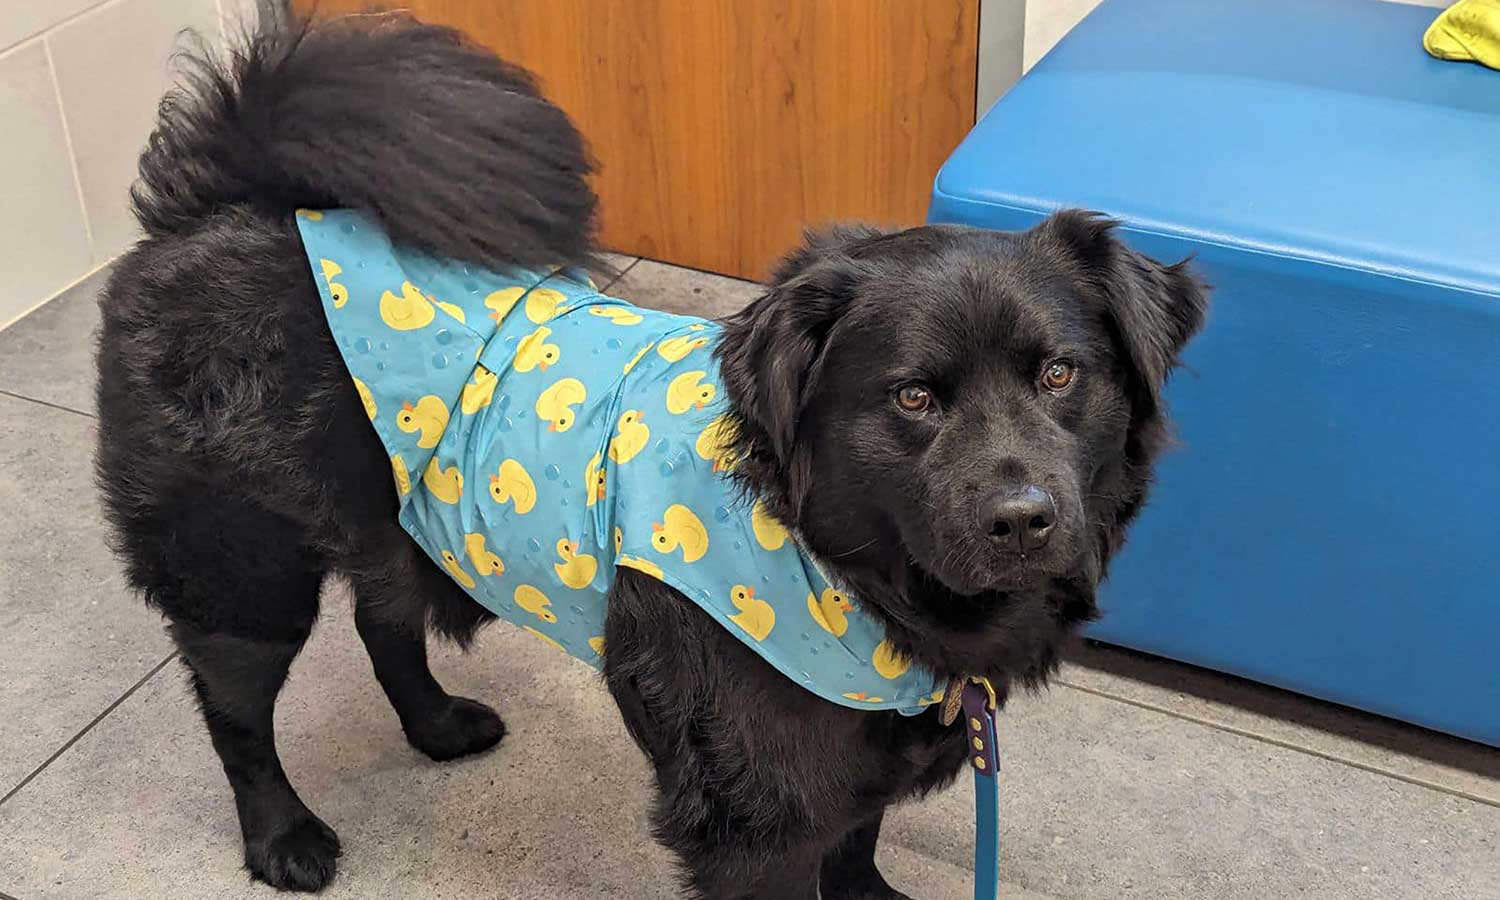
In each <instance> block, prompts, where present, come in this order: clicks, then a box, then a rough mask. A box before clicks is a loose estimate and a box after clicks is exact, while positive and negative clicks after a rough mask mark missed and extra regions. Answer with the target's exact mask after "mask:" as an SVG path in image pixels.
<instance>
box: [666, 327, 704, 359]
mask: <svg viewBox="0 0 1500 900" xmlns="http://www.w3.org/2000/svg"><path fill="white" fill-rule="evenodd" d="M707 346H708V338H706V337H692V336H690V335H686V334H683V335H679V336H677V337H674V338H667V339H666V340H664V341H662V342H661V343H660V344H658V345H657V346H656V352H657V353H659V354H661V358H662V359H664V360H666V361H667V362H681V361H682V358H683V357H684V356H687V355H688V354H689V353H692V352H693V351H694V350H698V349H701V348H703V347H707Z"/></svg>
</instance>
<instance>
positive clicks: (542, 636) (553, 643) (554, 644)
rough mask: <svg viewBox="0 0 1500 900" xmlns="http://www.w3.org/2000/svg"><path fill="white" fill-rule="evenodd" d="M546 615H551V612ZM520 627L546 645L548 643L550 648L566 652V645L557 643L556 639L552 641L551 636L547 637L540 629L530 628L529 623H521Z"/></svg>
mask: <svg viewBox="0 0 1500 900" xmlns="http://www.w3.org/2000/svg"><path fill="white" fill-rule="evenodd" d="M548 615H551V614H550V613H549V614H548ZM521 627H522V628H524V629H526V630H527V631H529V632H531V633H532V634H533V635H535V636H536V637H538V638H540V639H541V640H542V641H543V642H544V643H546V644H547V645H549V646H550V647H552V649H554V650H561V651H562V652H564V653H567V652H568V648H567V647H564V646H563V645H562V644H559V643H558V642H557V641H554V640H553V639H552V638H549V637H547V636H546V635H545V634H542V633H541V632H540V631H537V630H536V629H535V628H532V627H531V626H530V625H522V626H521Z"/></svg>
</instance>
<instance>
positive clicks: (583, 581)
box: [552, 538, 599, 591]
mask: <svg viewBox="0 0 1500 900" xmlns="http://www.w3.org/2000/svg"><path fill="white" fill-rule="evenodd" d="M557 556H558V558H559V559H561V560H562V562H560V563H553V564H552V568H553V569H555V570H557V577H558V578H560V579H562V583H563V584H565V585H567V586H568V587H570V588H573V589H574V590H576V591H581V590H583V589H584V588H586V587H588V586H589V585H590V584H593V582H594V573H595V572H597V571H599V561H598V560H596V559H594V558H593V557H592V556H590V555H588V554H587V553H579V552H578V542H577V541H570V540H568V539H567V538H563V539H562V540H560V541H558V542H557Z"/></svg>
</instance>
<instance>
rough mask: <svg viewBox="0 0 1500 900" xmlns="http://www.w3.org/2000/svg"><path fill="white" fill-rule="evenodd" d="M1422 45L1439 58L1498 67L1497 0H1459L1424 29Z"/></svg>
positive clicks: (1499, 27) (1499, 30)
mask: <svg viewBox="0 0 1500 900" xmlns="http://www.w3.org/2000/svg"><path fill="white" fill-rule="evenodd" d="M1422 47H1423V48H1424V49H1426V51H1427V52H1428V53H1431V54H1432V55H1433V56H1436V57H1437V58H1438V59H1453V60H1460V61H1463V62H1477V63H1481V64H1483V65H1486V66H1489V67H1490V68H1491V69H1500V0H1458V2H1457V3H1455V4H1453V5H1452V6H1450V7H1448V8H1447V9H1446V10H1444V11H1443V14H1442V15H1440V16H1438V17H1437V19H1436V20H1435V21H1434V22H1433V23H1432V25H1431V27H1429V28H1428V29H1427V33H1426V34H1425V35H1423V36H1422Z"/></svg>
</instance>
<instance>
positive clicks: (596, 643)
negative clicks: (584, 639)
mask: <svg viewBox="0 0 1500 900" xmlns="http://www.w3.org/2000/svg"><path fill="white" fill-rule="evenodd" d="M589 647H591V648H592V649H593V651H594V652H595V653H597V654H599V655H600V656H603V655H604V636H603V635H600V636H599V637H591V638H589Z"/></svg>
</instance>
